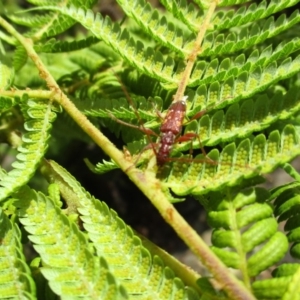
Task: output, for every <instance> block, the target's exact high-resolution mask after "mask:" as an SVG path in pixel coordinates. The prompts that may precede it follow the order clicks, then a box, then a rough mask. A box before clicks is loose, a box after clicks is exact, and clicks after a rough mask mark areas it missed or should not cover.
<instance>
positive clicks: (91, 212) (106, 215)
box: [49, 161, 198, 299]
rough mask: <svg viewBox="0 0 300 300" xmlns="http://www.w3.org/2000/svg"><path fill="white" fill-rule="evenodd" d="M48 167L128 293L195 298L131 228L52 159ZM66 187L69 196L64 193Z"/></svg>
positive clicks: (141, 295) (160, 297)
mask: <svg viewBox="0 0 300 300" xmlns="http://www.w3.org/2000/svg"><path fill="white" fill-rule="evenodd" d="M49 167H50V170H51V169H52V171H50V172H51V173H52V175H50V174H49V175H50V176H51V177H52V179H55V182H56V183H57V184H58V185H59V186H60V189H61V192H62V193H63V195H64V196H65V197H67V198H69V200H67V202H68V201H70V200H71V201H73V203H74V202H75V203H77V205H78V208H77V209H78V212H79V213H80V214H81V219H82V221H83V224H84V225H83V226H84V228H85V230H86V231H87V233H88V236H89V238H90V239H91V241H92V242H93V244H94V246H95V248H96V251H97V254H98V255H99V256H104V257H105V259H106V260H107V262H108V264H109V266H110V268H111V270H112V272H113V274H114V275H115V276H117V278H119V279H120V280H121V282H122V284H123V285H124V287H125V288H126V290H127V292H128V294H129V295H132V296H133V295H137V294H138V295H139V296H140V297H147V298H150V299H154V298H155V299H166V297H167V296H166V295H170V294H171V295H173V297H174V298H176V299H198V296H197V294H196V293H195V292H194V291H193V290H192V289H191V288H189V287H186V286H185V285H184V284H183V283H182V281H181V280H180V279H179V278H178V277H175V275H174V273H173V271H171V270H170V269H169V268H168V267H165V266H164V263H163V262H162V260H161V259H160V258H159V257H158V256H153V257H152V256H151V254H150V253H149V252H148V250H146V249H145V248H144V247H143V246H142V244H141V241H140V239H139V238H138V237H137V236H135V235H134V233H133V232H132V229H131V228H130V227H129V226H127V225H125V224H124V222H123V221H122V220H121V219H120V218H119V217H118V216H117V214H116V213H115V212H114V211H112V210H109V208H108V207H107V205H106V204H105V203H104V202H100V201H98V200H96V199H95V198H94V197H92V196H91V195H90V194H88V193H87V192H86V191H85V190H84V189H83V188H82V186H80V184H79V183H78V181H76V179H75V178H74V177H73V176H71V175H70V174H69V173H68V172H67V171H66V170H65V169H63V168H62V167H60V166H59V165H58V164H56V163H55V162H53V161H51V162H50V165H49ZM70 190H71V191H72V196H71V198H70V194H67V193H69V192H70ZM64 191H65V192H64ZM67 191H69V192H67ZM74 197H75V198H76V199H74ZM124 253H127V254H126V255H124ZM133 266H134V267H133ZM158 282H160V283H158Z"/></svg>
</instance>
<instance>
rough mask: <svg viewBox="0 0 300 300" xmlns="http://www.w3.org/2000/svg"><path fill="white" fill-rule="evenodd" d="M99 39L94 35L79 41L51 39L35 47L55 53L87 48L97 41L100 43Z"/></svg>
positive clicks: (38, 50)
mask: <svg viewBox="0 0 300 300" xmlns="http://www.w3.org/2000/svg"><path fill="white" fill-rule="evenodd" d="M98 42H99V40H98V39H97V38H95V37H93V36H89V37H87V38H84V39H81V40H78V41H72V42H68V41H56V39H51V40H49V41H47V42H46V43H43V44H41V45H37V46H35V47H34V48H35V49H36V51H37V52H48V53H55V52H68V51H75V50H79V49H83V48H87V47H89V46H91V45H93V44H95V43H98Z"/></svg>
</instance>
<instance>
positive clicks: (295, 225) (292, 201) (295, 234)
mask: <svg viewBox="0 0 300 300" xmlns="http://www.w3.org/2000/svg"><path fill="white" fill-rule="evenodd" d="M274 197H276V200H275V201H274V206H275V212H274V214H275V216H277V217H278V221H279V222H282V221H286V223H285V226H284V230H285V231H287V232H288V234H287V237H288V240H289V242H290V243H293V244H292V246H291V249H290V253H291V255H292V256H293V257H296V258H299V257H300V235H299V232H300V222H299V215H298V207H299V203H300V183H299V182H293V183H290V184H286V185H284V186H281V187H280V188H277V189H274V190H273V193H272V198H274Z"/></svg>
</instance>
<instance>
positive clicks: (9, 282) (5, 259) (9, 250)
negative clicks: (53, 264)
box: [0, 209, 36, 299]
mask: <svg viewBox="0 0 300 300" xmlns="http://www.w3.org/2000/svg"><path fill="white" fill-rule="evenodd" d="M0 223H1V226H0V228H1V230H0V239H1V245H0V260H1V264H0V266H1V267H0V268H1V283H0V295H1V296H0V297H1V298H2V299H4V298H6V299H7V298H10V299H13V298H14V299H21V298H22V299H36V296H35V289H36V288H35V284H34V281H33V279H32V278H31V273H30V269H29V268H28V266H27V264H26V259H25V257H24V255H23V249H22V244H21V232H20V230H19V228H18V227H17V226H16V225H14V224H12V222H11V221H10V220H9V219H8V218H7V216H6V215H5V213H4V212H3V211H2V209H1V210H0Z"/></svg>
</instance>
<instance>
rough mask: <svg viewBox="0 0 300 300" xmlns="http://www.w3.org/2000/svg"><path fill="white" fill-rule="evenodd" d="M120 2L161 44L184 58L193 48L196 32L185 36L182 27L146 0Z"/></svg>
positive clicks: (127, 12) (121, 0) (129, 14)
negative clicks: (170, 20)
mask: <svg viewBox="0 0 300 300" xmlns="http://www.w3.org/2000/svg"><path fill="white" fill-rule="evenodd" d="M133 2H134V3H133ZM118 3H119V4H120V5H121V6H122V8H123V10H124V11H125V12H126V14H127V15H128V16H130V17H133V18H134V20H135V21H136V22H137V24H138V25H139V26H140V27H141V28H142V29H143V30H144V31H145V32H146V33H148V34H149V35H151V36H153V37H154V38H155V39H156V40H157V41H158V42H159V43H160V44H161V45H164V46H166V47H168V48H170V49H172V50H173V51H175V52H176V53H177V54H178V55H179V56H180V57H182V58H184V57H185V56H186V55H188V54H189V53H190V51H191V50H192V47H193V44H194V42H193V39H194V38H195V37H194V34H191V35H190V36H189V37H185V36H184V34H183V31H182V30H181V29H180V28H178V27H176V25H174V24H173V23H171V22H169V21H168V20H167V18H166V17H165V16H163V17H160V15H159V13H158V11H157V10H154V9H153V8H152V7H151V5H150V4H149V3H148V2H146V1H145V0H136V1H128V0H126V1H125V0H118Z"/></svg>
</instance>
